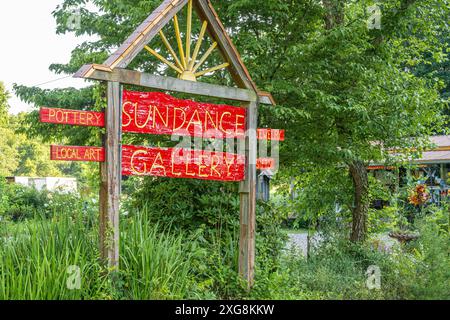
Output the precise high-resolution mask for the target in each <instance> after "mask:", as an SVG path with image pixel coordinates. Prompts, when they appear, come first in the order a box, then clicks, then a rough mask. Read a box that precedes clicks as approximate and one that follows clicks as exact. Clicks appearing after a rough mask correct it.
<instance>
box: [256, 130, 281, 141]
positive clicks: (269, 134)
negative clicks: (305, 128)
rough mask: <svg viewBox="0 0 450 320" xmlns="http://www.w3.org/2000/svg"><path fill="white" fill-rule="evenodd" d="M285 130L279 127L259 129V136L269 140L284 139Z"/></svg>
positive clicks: (259, 138) (260, 138) (261, 138)
mask: <svg viewBox="0 0 450 320" xmlns="http://www.w3.org/2000/svg"><path fill="white" fill-rule="evenodd" d="M284 134H285V132H284V130H279V129H258V130H257V137H258V140H268V141H271V140H272V141H284Z"/></svg>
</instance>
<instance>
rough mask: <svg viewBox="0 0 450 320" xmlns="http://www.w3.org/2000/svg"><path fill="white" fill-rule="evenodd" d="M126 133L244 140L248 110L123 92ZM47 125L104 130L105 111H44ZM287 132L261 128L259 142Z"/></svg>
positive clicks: (155, 95)
mask: <svg viewBox="0 0 450 320" xmlns="http://www.w3.org/2000/svg"><path fill="white" fill-rule="evenodd" d="M122 110H123V112H122V124H123V126H122V130H123V132H131V133H144V134H158V135H172V134H174V135H180V136H195V137H206V138H222V137H223V138H225V137H226V138H240V139H242V138H244V136H245V122H246V109H245V108H241V107H233V106H227V105H216V104H209V103H199V102H194V101H190V100H180V99H177V98H174V97H172V96H169V95H167V94H164V93H159V92H132V91H124V92H123V109H122ZM40 120H41V122H44V123H54V124H66V125H74V126H91V127H104V126H105V116H104V113H102V112H91V111H80V110H67V109H51V108H42V109H41V111H40ZM284 134H285V133H284V130H274V129H258V131H257V137H258V139H259V140H280V141H284Z"/></svg>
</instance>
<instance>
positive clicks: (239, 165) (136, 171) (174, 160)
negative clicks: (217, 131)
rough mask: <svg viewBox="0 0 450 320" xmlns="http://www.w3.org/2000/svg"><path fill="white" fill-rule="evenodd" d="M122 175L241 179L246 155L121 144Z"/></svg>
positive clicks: (224, 179)
mask: <svg viewBox="0 0 450 320" xmlns="http://www.w3.org/2000/svg"><path fill="white" fill-rule="evenodd" d="M122 174H123V175H125V176H130V175H138V176H157V177H169V178H187V179H200V180H216V181H243V180H244V179H245V157H244V156H241V155H237V154H230V153H221V152H210V151H202V150H189V149H173V148H172V149H171V148H168V149H162V148H146V147H136V146H123V153H122Z"/></svg>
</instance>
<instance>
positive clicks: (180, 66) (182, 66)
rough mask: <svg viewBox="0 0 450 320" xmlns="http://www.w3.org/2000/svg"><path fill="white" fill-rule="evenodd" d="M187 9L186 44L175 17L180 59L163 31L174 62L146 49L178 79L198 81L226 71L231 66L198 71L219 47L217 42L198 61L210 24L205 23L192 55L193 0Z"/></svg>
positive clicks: (148, 48)
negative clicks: (216, 72) (218, 71)
mask: <svg viewBox="0 0 450 320" xmlns="http://www.w3.org/2000/svg"><path fill="white" fill-rule="evenodd" d="M187 7H188V9H187V30H186V44H185V45H184V44H183V40H182V39H181V33H180V24H179V22H178V17H177V15H175V17H174V26H175V36H176V38H177V44H178V51H179V54H180V56H179V57H178V56H177V54H176V52H175V50H174V49H173V47H172V46H171V45H170V43H169V41H168V40H167V38H166V36H165V34H164V32H163V31H162V30H161V31H160V32H159V35H160V36H161V39H162V41H163V43H164V45H165V46H166V48H167V50H169V52H170V55H171V56H172V58H173V60H174V62H170V61H169V60H167V59H166V58H164V57H163V56H162V55H160V54H159V53H158V52H156V51H155V50H153V49H152V48H150V47H149V46H145V49H146V50H147V51H148V52H150V53H151V54H152V55H154V56H155V57H156V58H158V59H159V60H160V61H161V62H163V63H164V64H166V65H167V66H169V67H170V68H172V69H173V70H175V71H176V72H177V73H178V78H180V79H183V80H189V81H197V78H198V77H201V76H203V75H205V74H208V73H211V72H214V71H217V70H221V69H225V68H227V67H228V66H229V65H230V64H229V63H223V64H221V65H218V66H215V67H212V68H209V69H206V70H202V71H198V70H199V68H200V67H201V66H202V65H203V64H204V63H205V61H206V59H208V57H209V56H210V55H211V53H212V52H213V51H214V49H215V48H216V47H217V42H214V43H213V44H212V45H211V47H210V48H209V49H208V50H207V51H206V52H205V53H204V55H203V56H202V57H201V58H200V59H199V60H197V58H198V54H199V52H200V48H201V46H202V43H203V39H204V37H205V33H206V29H207V28H208V22H207V21H204V22H203V25H202V29H201V31H200V35H199V37H198V41H197V44H196V45H195V48H194V52H193V53H192V55H191V42H192V0H189V2H188V6H187Z"/></svg>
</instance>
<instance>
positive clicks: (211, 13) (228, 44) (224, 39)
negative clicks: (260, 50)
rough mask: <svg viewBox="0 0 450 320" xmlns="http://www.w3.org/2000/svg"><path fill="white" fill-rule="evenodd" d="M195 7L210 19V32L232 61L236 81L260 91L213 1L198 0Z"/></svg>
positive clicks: (200, 15)
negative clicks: (213, 5) (212, 3)
mask: <svg viewBox="0 0 450 320" xmlns="http://www.w3.org/2000/svg"><path fill="white" fill-rule="evenodd" d="M194 7H195V10H196V11H197V14H198V15H199V17H200V19H202V20H206V21H208V33H209V34H210V36H211V37H212V38H213V39H214V40H215V41H217V43H218V44H219V49H220V52H221V53H222V56H223V58H224V59H225V60H226V61H227V62H229V63H230V67H229V70H230V72H231V75H232V76H233V79H234V81H235V82H236V83H237V84H238V86H240V87H243V88H246V89H253V90H254V91H258V89H257V88H256V85H255V84H254V83H253V81H252V79H251V77H250V74H249V72H248V71H247V69H246V67H245V65H244V63H243V62H242V60H241V58H240V56H239V53H238V52H237V49H236V48H235V46H234V45H233V43H232V41H231V39H230V37H229V36H228V34H227V32H226V30H225V27H224V26H223V24H222V23H221V21H220V19H219V17H218V15H217V13H216V11H215V10H214V8H213V7H212V5H211V2H210V1H209V0H196V1H195V2H194Z"/></svg>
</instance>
